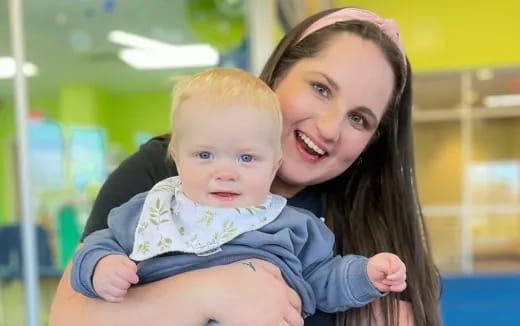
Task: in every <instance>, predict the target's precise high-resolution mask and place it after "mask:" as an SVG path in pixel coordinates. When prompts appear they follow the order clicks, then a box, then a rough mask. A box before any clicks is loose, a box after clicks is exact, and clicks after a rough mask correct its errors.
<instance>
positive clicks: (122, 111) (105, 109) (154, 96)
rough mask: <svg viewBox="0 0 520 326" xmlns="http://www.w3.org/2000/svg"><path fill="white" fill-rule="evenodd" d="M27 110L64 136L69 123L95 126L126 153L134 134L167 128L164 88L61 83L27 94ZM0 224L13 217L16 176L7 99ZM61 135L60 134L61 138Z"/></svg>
mask: <svg viewBox="0 0 520 326" xmlns="http://www.w3.org/2000/svg"><path fill="white" fill-rule="evenodd" d="M29 102H30V104H29V106H30V110H31V111H37V112H40V113H42V114H43V115H44V116H45V117H46V118H49V119H52V120H54V121H59V122H61V123H62V126H63V127H64V128H63V130H64V136H65V138H66V137H67V130H68V127H70V126H100V127H103V128H104V129H105V130H106V135H107V142H108V146H109V148H114V147H117V148H119V150H120V151H122V152H123V153H122V155H124V156H127V155H129V154H131V153H132V152H134V151H135V150H136V149H137V145H136V142H135V133H136V132H143V133H147V134H151V135H156V134H162V133H165V132H168V130H169V122H168V120H169V102H170V92H169V91H168V90H165V91H164V92H155V93H151V92H150V93H111V92H108V91H106V90H103V89H101V88H99V87H96V86H93V85H88V84H69V85H65V86H64V87H62V89H60V90H59V91H58V92H56V94H53V95H51V96H49V97H46V98H30V100H29ZM0 110H1V111H0V180H1V182H0V224H4V223H10V222H14V221H15V220H16V218H15V216H16V212H15V209H16V208H15V204H14V203H15V202H16V188H14V187H13V185H14V184H16V182H17V180H16V177H15V175H14V172H15V169H14V166H13V164H14V158H13V154H14V148H13V144H14V143H15V138H16V135H15V127H14V125H15V119H14V109H13V104H12V103H5V104H4V106H3V107H2V109H0ZM66 141H67V139H65V142H66Z"/></svg>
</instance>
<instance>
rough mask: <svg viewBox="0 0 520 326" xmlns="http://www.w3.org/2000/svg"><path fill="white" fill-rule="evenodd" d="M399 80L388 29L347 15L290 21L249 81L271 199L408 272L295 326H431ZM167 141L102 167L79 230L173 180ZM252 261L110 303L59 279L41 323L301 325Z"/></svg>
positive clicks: (342, 243) (290, 300) (275, 277)
mask: <svg viewBox="0 0 520 326" xmlns="http://www.w3.org/2000/svg"><path fill="white" fill-rule="evenodd" d="M410 77H411V71H410V67H409V64H408V61H407V60H406V55H405V54H404V51H403V49H402V46H401V43H400V40H399V34H398V31H397V27H396V26H395V24H394V23H393V21H390V20H384V19H381V18H379V17H377V16H376V15H375V14H373V13H370V12H368V11H364V10H360V9H355V8H345V9H340V10H336V9H334V10H329V11H326V12H322V13H319V14H317V15H315V16H312V17H309V18H308V19H306V20H305V21H303V22H302V23H300V24H299V25H298V26H296V27H295V28H294V29H293V30H292V31H291V32H289V33H288V34H287V35H286V36H285V38H284V39H283V40H282V41H281V43H280V44H279V45H278V47H277V48H276V49H275V51H274V52H273V54H272V56H271V57H270V59H269V60H268V62H267V64H266V66H265V68H264V71H263V72H262V74H261V78H262V79H263V80H264V81H266V83H267V84H268V85H270V86H271V87H272V88H273V89H274V90H275V92H276V94H277V95H278V97H279V99H280V103H281V106H282V111H283V116H284V126H283V128H284V129H283V131H284V134H283V140H282V141H283V164H282V167H281V169H280V171H279V173H278V175H277V177H276V179H275V181H274V183H273V185H272V189H271V190H272V192H274V193H278V194H280V195H283V196H285V197H287V198H289V202H288V203H289V204H290V205H294V206H299V207H303V208H307V209H310V210H312V211H313V212H314V213H315V214H317V215H321V216H325V217H326V220H327V223H328V224H329V225H330V227H331V228H332V229H333V230H334V232H335V234H336V249H337V252H338V253H343V254H352V253H353V254H361V255H365V256H371V255H373V254H375V253H376V252H380V251H389V252H394V253H396V254H397V255H399V256H400V257H401V258H402V259H403V261H404V262H405V264H406V266H407V270H408V275H407V280H408V288H407V290H406V291H405V292H404V294H403V295H399V296H397V295H389V296H387V297H385V298H384V299H382V300H380V301H378V302H376V303H375V304H373V305H371V306H368V307H365V308H361V309H351V310H349V311H347V312H345V313H342V314H338V316H332V315H328V314H325V313H322V312H318V313H317V314H316V315H314V316H312V317H310V318H307V319H306V320H305V325H334V322H336V323H337V324H339V325H360V324H361V325H363V324H369V321H372V322H373V321H375V322H376V324H378V325H392V324H397V321H399V324H400V325H406V324H415V325H439V324H440V321H439V315H438V300H439V284H438V275H437V273H436V269H435V267H434V265H433V262H432V259H431V255H430V252H429V247H428V242H427V235H426V232H425V230H424V227H423V219H422V216H421V214H420V208H419V204H418V201H417V196H416V191H415V183H414V171H413V143H412V134H411V132H412V129H411V79H410ZM167 142H168V140H167V138H157V139H154V140H152V141H150V142H149V143H147V144H146V145H144V146H143V147H141V149H140V151H139V152H138V153H136V154H134V156H132V157H130V158H129V159H128V160H127V161H125V162H124V163H123V164H122V165H121V166H120V167H119V168H118V169H117V170H116V171H114V173H113V174H112V175H111V176H110V177H109V178H108V180H107V181H106V183H105V185H104V186H103V188H102V190H101V192H100V194H99V196H98V199H97V200H96V203H95V205H94V209H93V211H92V214H91V217H90V219H89V221H88V223H87V227H86V231H85V233H86V234H87V233H90V232H92V231H94V230H97V229H100V228H104V227H106V216H107V214H108V212H109V210H110V209H111V208H113V207H116V206H118V205H120V204H121V203H123V202H125V201H127V200H128V199H129V198H130V197H132V196H133V195H134V194H137V193H139V192H143V191H147V190H149V189H150V188H151V187H152V186H153V184H155V183H156V182H158V181H160V180H162V179H164V178H166V177H168V176H171V175H175V174H176V170H175V167H174V165H173V163H172V162H170V161H169V160H168V159H167V158H166V145H167ZM256 263H257V265H258V266H261V268H257V271H256V272H251V270H250V269H248V268H245V267H244V264H231V265H227V266H219V267H215V268H210V269H206V270H200V271H195V272H189V273H185V274H181V275H178V276H175V277H171V278H169V279H166V280H162V281H159V282H156V283H153V284H149V285H145V286H140V287H136V288H134V289H131V290H130V291H129V293H128V294H127V297H126V299H125V302H123V303H121V304H117V305H110V304H107V303H103V302H99V301H95V300H91V299H86V298H83V297H81V296H79V295H77V294H75V293H74V292H73V291H72V290H71V289H70V285H69V272H68V270H67V271H66V273H65V274H64V277H63V280H62V282H61V283H60V286H59V288H58V291H57V294H56V299H55V302H54V304H53V308H52V311H51V325H58V326H59V325H68V324H71V323H72V322H74V323H75V324H76V325H81V323H82V322H84V323H85V324H88V325H92V324H99V325H106V324H115V325H142V324H144V323H150V322H153V323H154V324H155V325H156V326H158V325H163V324H164V325H203V324H204V323H205V322H206V321H207V320H208V319H215V320H218V321H220V323H221V324H222V325H233V326H234V325H245V321H247V322H249V323H250V325H291V326H293V325H301V324H302V320H301V318H300V317H299V309H300V302H299V300H298V298H297V297H295V294H294V291H292V290H291V289H289V288H288V287H287V286H286V285H285V284H284V282H283V281H282V280H281V277H280V274H279V271H277V270H276V268H275V267H274V266H272V265H270V264H268V263H266V262H256ZM208 293H211V296H210V297H208V296H207V294H208Z"/></svg>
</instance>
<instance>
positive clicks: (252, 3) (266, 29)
mask: <svg viewBox="0 0 520 326" xmlns="http://www.w3.org/2000/svg"><path fill="white" fill-rule="evenodd" d="M247 23H248V27H249V38H250V45H251V48H250V58H249V59H250V63H251V65H250V66H251V72H252V73H253V74H255V75H257V76H258V75H259V74H260V72H261V71H262V69H263V67H264V64H265V63H266V61H267V59H268V58H269V56H270V55H271V52H272V51H273V48H274V45H275V44H274V26H275V24H276V8H275V1H274V0H249V1H248V2H247Z"/></svg>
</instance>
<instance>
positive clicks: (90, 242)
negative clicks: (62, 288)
mask: <svg viewBox="0 0 520 326" xmlns="http://www.w3.org/2000/svg"><path fill="white" fill-rule="evenodd" d="M130 251H131V247H123V245H121V244H120V243H119V242H118V241H116V239H115V238H114V235H113V233H112V231H111V229H104V230H100V231H96V232H94V233H92V234H90V235H89V236H88V237H86V238H85V242H84V244H83V246H82V247H81V248H80V249H79V250H78V251H77V252H76V253H75V255H74V257H73V259H72V271H71V285H72V288H73V289H74V290H76V291H77V292H79V293H81V294H83V295H86V296H88V297H90V298H99V297H102V298H104V299H106V297H105V296H106V295H107V294H108V293H106V292H104V294H105V295H102V293H100V292H98V291H97V290H98V288H103V290H104V291H106V290H107V288H108V285H107V284H108V282H107V281H106V278H109V279H110V280H111V281H110V282H112V281H114V277H115V275H114V273H119V272H121V271H120V268H121V265H122V264H121V263H119V264H118V266H114V265H115V264H116V263H114V262H113V261H114V260H116V261H120V260H121V259H123V258H124V259H125V260H127V259H128V258H126V257H127V255H128V254H129V252H130ZM111 256H119V257H116V258H109V259H107V260H105V262H103V260H104V258H105V257H111ZM120 257H122V258H120ZM107 262H110V265H109V266H105V265H106V263H107ZM130 263H131V264H134V263H132V262H130ZM134 265H135V264H134ZM110 266H112V268H111V267H110ZM127 268H130V269H132V267H127ZM127 268H125V269H124V270H125V271H126V270H127ZM133 268H134V269H135V267H133ZM99 271H100V274H99V275H97V276H96V275H95V274H97V272H99ZM111 273H112V274H111ZM108 274H111V275H112V277H109V276H108ZM126 274H127V273H126V272H125V275H126ZM99 276H101V277H99ZM126 278H127V280H128V281H134V280H135V278H133V277H131V276H127V277H126ZM103 280H105V281H103ZM115 282H117V285H116V284H114V285H116V286H117V287H118V288H120V289H122V288H123V287H124V283H123V282H121V281H115ZM100 285H101V286H100ZM109 291H110V293H112V292H113V289H112V290H109ZM119 296H121V293H120V292H119ZM109 301H111V300H109ZM119 301H121V300H119ZM119 301H117V302H119Z"/></svg>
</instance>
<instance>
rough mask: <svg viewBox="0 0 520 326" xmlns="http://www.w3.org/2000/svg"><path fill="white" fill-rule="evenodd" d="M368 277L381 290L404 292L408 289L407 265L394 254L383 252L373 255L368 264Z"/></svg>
mask: <svg viewBox="0 0 520 326" xmlns="http://www.w3.org/2000/svg"><path fill="white" fill-rule="evenodd" d="M367 273H368V277H369V278H370V281H371V282H372V284H373V285H374V286H375V287H376V289H378V290H379V291H381V292H402V291H404V289H406V266H405V264H404V263H403V261H402V260H401V259H400V258H399V257H398V256H397V255H394V254H391V253H387V252H383V253H379V254H377V255H375V256H372V257H371V258H370V259H369V260H368V264H367Z"/></svg>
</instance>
